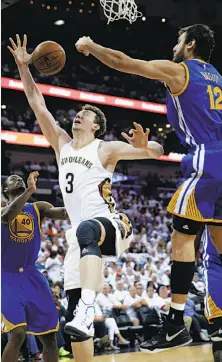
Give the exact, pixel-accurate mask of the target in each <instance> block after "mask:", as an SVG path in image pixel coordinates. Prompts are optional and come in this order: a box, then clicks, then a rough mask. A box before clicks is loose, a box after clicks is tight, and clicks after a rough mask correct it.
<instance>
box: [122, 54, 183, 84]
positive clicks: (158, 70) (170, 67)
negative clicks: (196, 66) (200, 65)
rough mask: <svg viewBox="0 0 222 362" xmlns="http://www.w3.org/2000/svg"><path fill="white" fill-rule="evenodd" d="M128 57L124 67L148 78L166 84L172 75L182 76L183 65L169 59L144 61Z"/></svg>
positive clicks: (130, 71)
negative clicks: (126, 64)
mask: <svg viewBox="0 0 222 362" xmlns="http://www.w3.org/2000/svg"><path fill="white" fill-rule="evenodd" d="M129 59H130V60H129V61H128V66H127V67H126V69H127V70H128V72H129V73H132V74H137V75H140V76H142V77H145V78H149V79H157V80H160V81H164V82H166V83H167V84H168V83H169V82H171V78H172V77H180V76H184V69H183V67H182V66H181V65H180V64H176V63H174V62H172V61H169V60H151V61H144V60H140V59H131V58H129Z"/></svg>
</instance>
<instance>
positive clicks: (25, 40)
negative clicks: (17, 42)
mask: <svg viewBox="0 0 222 362" xmlns="http://www.w3.org/2000/svg"><path fill="white" fill-rule="evenodd" d="M22 46H23V47H24V48H26V46H27V35H26V34H24V38H23V44H22Z"/></svg>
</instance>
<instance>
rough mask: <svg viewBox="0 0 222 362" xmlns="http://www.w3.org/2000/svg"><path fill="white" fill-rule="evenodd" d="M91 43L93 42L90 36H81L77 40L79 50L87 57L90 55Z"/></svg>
mask: <svg viewBox="0 0 222 362" xmlns="http://www.w3.org/2000/svg"><path fill="white" fill-rule="evenodd" d="M90 43H93V41H92V39H91V38H90V37H89V36H83V37H82V38H79V40H78V41H77V42H76V44H75V45H76V49H77V50H78V52H80V53H83V54H84V55H85V56H86V57H88V56H89V50H88V45H89V44H90Z"/></svg>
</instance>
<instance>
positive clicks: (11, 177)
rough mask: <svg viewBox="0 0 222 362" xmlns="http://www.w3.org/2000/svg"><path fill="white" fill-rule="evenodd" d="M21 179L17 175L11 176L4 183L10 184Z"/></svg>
mask: <svg viewBox="0 0 222 362" xmlns="http://www.w3.org/2000/svg"><path fill="white" fill-rule="evenodd" d="M19 178H21V177H19V176H18V175H11V176H9V177H8V178H7V180H6V182H11V181H14V180H17V179H19Z"/></svg>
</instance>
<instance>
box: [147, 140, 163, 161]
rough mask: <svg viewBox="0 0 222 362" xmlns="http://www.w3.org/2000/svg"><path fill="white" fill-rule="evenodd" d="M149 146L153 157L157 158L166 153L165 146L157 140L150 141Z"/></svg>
mask: <svg viewBox="0 0 222 362" xmlns="http://www.w3.org/2000/svg"><path fill="white" fill-rule="evenodd" d="M149 148H150V153H151V155H152V158H155V159H157V158H159V157H160V156H162V155H163V153H164V149H163V146H162V145H161V144H159V143H158V142H155V141H151V142H149Z"/></svg>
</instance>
